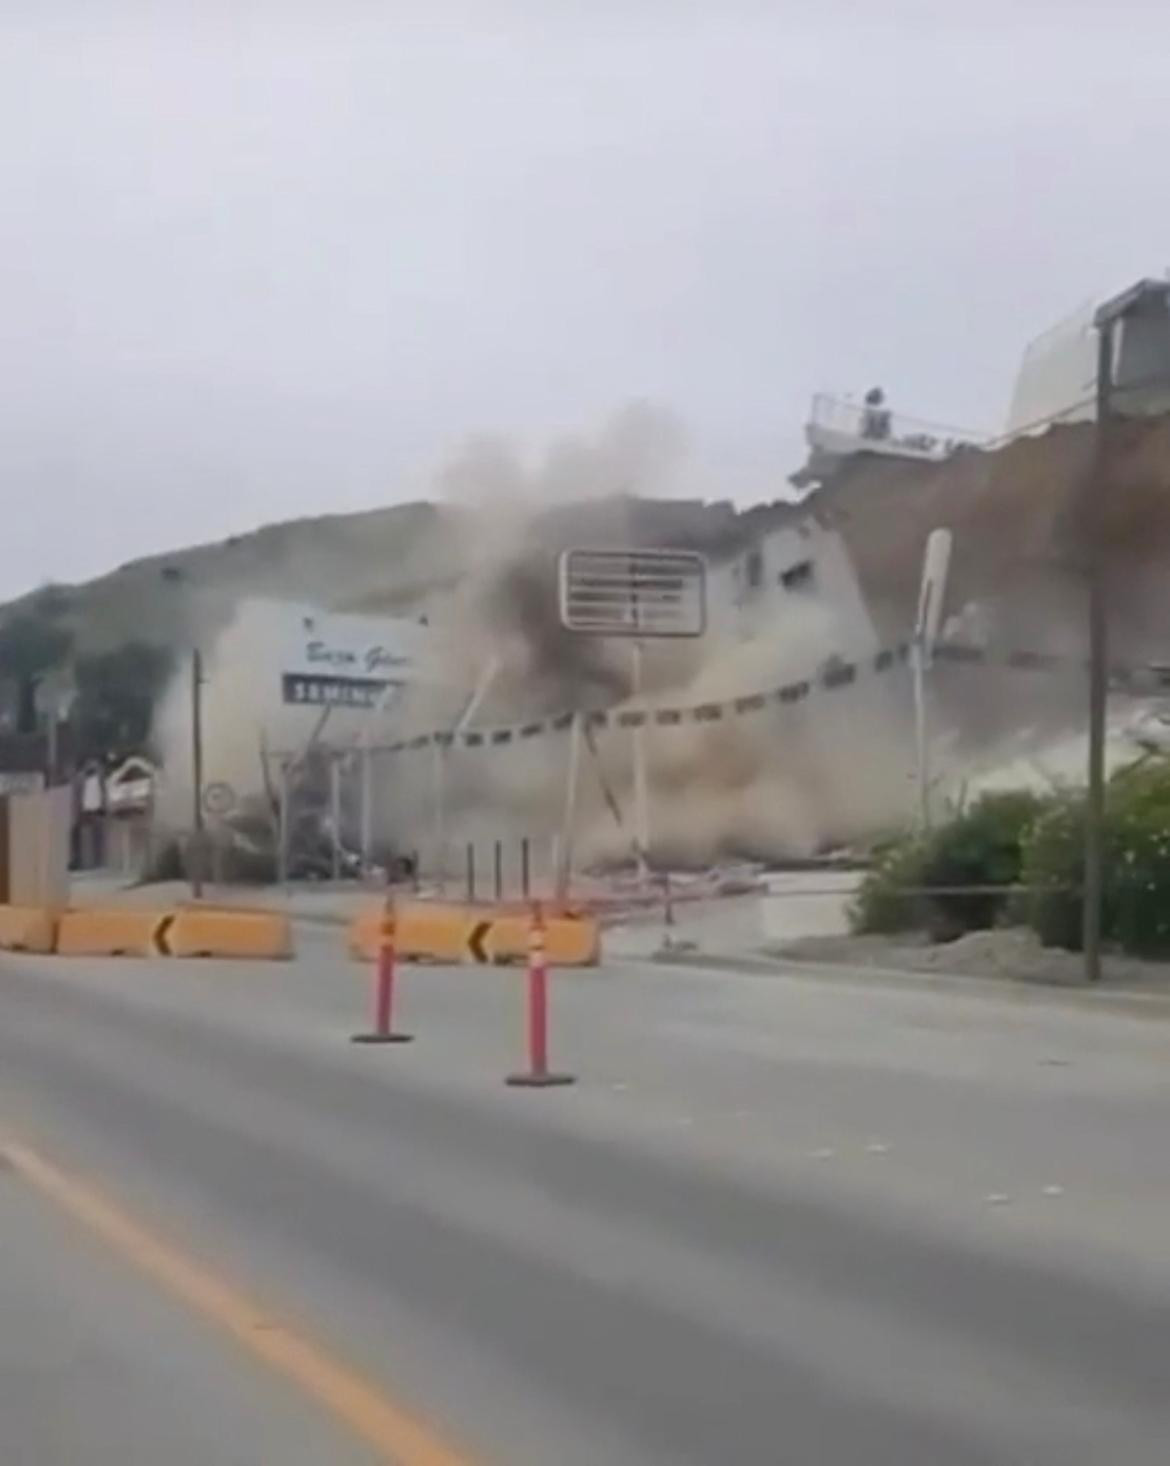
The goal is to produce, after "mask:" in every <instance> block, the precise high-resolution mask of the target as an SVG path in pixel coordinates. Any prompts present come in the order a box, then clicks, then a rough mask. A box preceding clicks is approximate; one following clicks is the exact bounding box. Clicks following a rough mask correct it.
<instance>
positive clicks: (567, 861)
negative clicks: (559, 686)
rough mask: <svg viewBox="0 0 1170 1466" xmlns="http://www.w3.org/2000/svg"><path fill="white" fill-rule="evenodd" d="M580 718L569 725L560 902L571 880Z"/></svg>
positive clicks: (579, 747) (562, 828)
mask: <svg viewBox="0 0 1170 1466" xmlns="http://www.w3.org/2000/svg"><path fill="white" fill-rule="evenodd" d="M581 718H582V714H581V713H579V712H578V713H574V714H573V721H572V722H571V723H570V724H569V769H568V773H567V775H566V777H565V812H564V816H563V819H562V822H561V864H560V869H559V870H558V871H557V875H556V881H557V884H556V891H557V895H558V896H559V897H560V899H561V900H564V899H565V897H567V896H568V894H569V886H570V885H571V883H572V879H573V826H574V824H575V823H576V817H577V784H578V782H579V770H580V766H581ZM525 894H526V895H527V892H525Z"/></svg>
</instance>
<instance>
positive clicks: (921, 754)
mask: <svg viewBox="0 0 1170 1466" xmlns="http://www.w3.org/2000/svg"><path fill="white" fill-rule="evenodd" d="M910 666H911V671H912V673H913V676H914V768H915V773H916V776H917V783H918V818H919V822H920V823H921V825H922V828H923V830H929V829H930V734H929V729H928V727H927V709H926V648H925V647H924V646H923V644H922V642H921V641H915V643H914V644H913V646H912V647H911V648H910Z"/></svg>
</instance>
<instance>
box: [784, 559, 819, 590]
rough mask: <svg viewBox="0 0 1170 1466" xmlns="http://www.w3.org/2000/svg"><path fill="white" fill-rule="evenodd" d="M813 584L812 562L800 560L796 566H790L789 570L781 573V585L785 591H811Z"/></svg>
mask: <svg viewBox="0 0 1170 1466" xmlns="http://www.w3.org/2000/svg"><path fill="white" fill-rule="evenodd" d="M812 583H813V563H812V561H811V560H800V561H798V562H797V563H796V564H795V565H790V566H789V567H788V569H787V570H782V571H781V572H780V584H781V585H782V586H783V587H784V589H785V590H811V589H812Z"/></svg>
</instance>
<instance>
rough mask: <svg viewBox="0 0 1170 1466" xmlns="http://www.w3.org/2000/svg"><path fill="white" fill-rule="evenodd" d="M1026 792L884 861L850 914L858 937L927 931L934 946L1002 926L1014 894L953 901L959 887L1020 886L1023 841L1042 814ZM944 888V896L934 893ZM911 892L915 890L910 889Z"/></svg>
mask: <svg viewBox="0 0 1170 1466" xmlns="http://www.w3.org/2000/svg"><path fill="white" fill-rule="evenodd" d="M1043 808H1044V805H1043V801H1042V800H1041V799H1040V798H1039V796H1037V795H1034V794H1030V793H1028V792H1026V791H1024V790H1019V791H1010V792H1008V793H1004V794H984V795H983V796H982V797H981V798H979V799H977V800H976V801H975V803H974V804H972V805H971V806H970V807H969V808H967V809H965V810H962V811H960V812H958V813H956V814H954V815H952V817H951V818H950V819H948V820H946V821H944V823H943V824H941V825H939V826H938V827H937V828H936V829H934V830H932V831H931V832H930V834H929V835H921V834H910V835H905V836H903V837H902V838H901V839H899V840H896V841H894V842H893V844H891V845H889V846H887V848H886V849H885V850H884V851H883V852H882V853H881V854H880V855H879V857H878V859H877V861H876V863H875V864H874V866H873V867H872V868H871V869H870V871H869V872H868V873H867V875H866V877H865V880H864V881H863V882H862V884H861V887H860V889H859V890H858V893H857V898H856V901H855V903H854V907H853V911H852V913H851V917H852V922H853V928H854V930H855V931H858V932H895V931H910V930H915V929H918V930H925V931H926V932H927V934H928V935H929V936H930V937H931V939H932V940H934V941H949V940H951V939H952V938H954V937H958V936H961V935H962V934H963V933H964V932H968V931H977V930H980V929H981V928H984V927H990V926H995V925H997V923H998V922H999V920H1000V919H1001V917H1002V915H1003V913H1004V910H1005V909H1006V907H1007V904H1008V900H1009V894H1008V893H1006V892H995V891H975V892H970V893H961V894H953V893H951V892H950V891H949V890H948V889H947V888H951V887H955V886H967V887H970V886H1000V887H1002V886H1014V885H1015V884H1016V883H1017V882H1018V881H1019V879H1020V865H1021V842H1022V841H1023V839H1024V838H1025V836H1026V835H1027V834H1028V832H1029V831H1030V829H1031V827H1032V825H1033V823H1034V821H1035V820H1036V818H1037V816H1038V815H1039V814H1040V813H1041V811H1042V810H1043ZM931 887H935V888H941V889H940V890H939V892H938V894H937V895H932V894H929V888H931ZM908 888H909V889H908Z"/></svg>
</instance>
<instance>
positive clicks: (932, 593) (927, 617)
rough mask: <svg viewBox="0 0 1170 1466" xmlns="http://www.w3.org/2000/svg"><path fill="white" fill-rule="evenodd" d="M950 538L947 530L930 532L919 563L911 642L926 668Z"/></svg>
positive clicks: (935, 635)
mask: <svg viewBox="0 0 1170 1466" xmlns="http://www.w3.org/2000/svg"><path fill="white" fill-rule="evenodd" d="M952 542H953V538H952V535H951V532H950V530H949V529H932V530H931V532H930V536H929V538H928V539H927V541H926V554H925V555H924V556H923V560H922V582H921V585H920V588H919V591H918V616H917V618H916V620H915V625H914V639H915V641H916V642H917V644H918V646H919V647H920V649H921V654H922V658H923V662H924V664H925V665H926V666H929V665H930V661H931V658H932V656H933V655H934V644H935V642H936V641H937V640H938V631H939V626H940V625H941V624H942V613H943V601H944V599H945V597H946V591H947V571H948V570H949V569H950V564H951V545H952Z"/></svg>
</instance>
